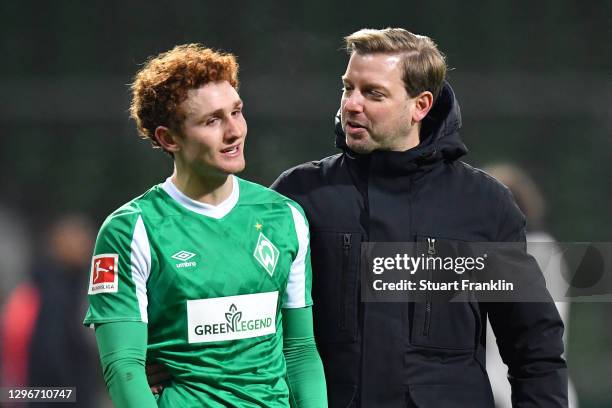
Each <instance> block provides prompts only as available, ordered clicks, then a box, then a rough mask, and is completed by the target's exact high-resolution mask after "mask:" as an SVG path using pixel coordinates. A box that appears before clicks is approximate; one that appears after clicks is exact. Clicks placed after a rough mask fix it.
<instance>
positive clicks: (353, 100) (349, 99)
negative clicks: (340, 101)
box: [344, 91, 363, 112]
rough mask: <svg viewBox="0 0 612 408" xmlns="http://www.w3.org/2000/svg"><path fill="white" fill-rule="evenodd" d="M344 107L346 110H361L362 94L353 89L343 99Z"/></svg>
mask: <svg viewBox="0 0 612 408" xmlns="http://www.w3.org/2000/svg"><path fill="white" fill-rule="evenodd" d="M344 109H345V110H346V111H348V112H363V96H362V95H361V93H359V92H356V91H353V92H352V93H351V94H350V95H348V96H346V97H345V99H344Z"/></svg>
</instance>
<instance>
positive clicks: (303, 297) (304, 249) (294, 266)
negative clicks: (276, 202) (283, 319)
mask: <svg viewBox="0 0 612 408" xmlns="http://www.w3.org/2000/svg"><path fill="white" fill-rule="evenodd" d="M287 205H288V206H289V208H290V209H291V216H292V217H293V225H294V229H295V232H294V233H295V235H296V237H297V244H298V250H297V254H296V256H295V258H294V260H293V262H292V263H291V269H290V271H289V280H288V283H287V289H286V290H285V293H284V295H283V302H282V307H284V308H300V307H306V306H311V305H312V297H311V294H310V291H311V287H312V266H311V264H310V232H309V227H308V221H307V220H306V216H305V215H304V211H303V210H302V208H301V207H300V206H299V205H298V204H296V203H293V202H292V203H287Z"/></svg>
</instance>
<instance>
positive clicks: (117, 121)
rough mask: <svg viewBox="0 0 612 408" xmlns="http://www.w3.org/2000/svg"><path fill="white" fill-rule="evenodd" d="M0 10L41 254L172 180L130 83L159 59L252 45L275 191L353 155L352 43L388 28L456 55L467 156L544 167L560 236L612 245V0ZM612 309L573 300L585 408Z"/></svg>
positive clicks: (602, 375)
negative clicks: (344, 95) (348, 81)
mask: <svg viewBox="0 0 612 408" xmlns="http://www.w3.org/2000/svg"><path fill="white" fill-rule="evenodd" d="M0 16H1V19H2V25H1V28H0V32H1V36H0V37H1V38H0V55H1V56H2V57H1V58H2V63H1V64H0V90H1V93H0V141H1V145H0V174H1V176H0V207H1V208H3V209H4V210H5V211H6V212H7V213H8V214H10V218H11V219H13V220H18V221H19V222H21V223H22V225H23V226H24V230H25V231H26V235H27V237H28V240H29V241H30V242H31V243H32V247H33V248H34V249H33V250H32V253H36V243H37V242H38V241H37V237H38V236H39V234H40V232H41V231H42V230H43V228H44V227H45V226H46V225H47V224H48V223H49V222H50V221H51V220H53V219H54V218H55V217H57V216H59V215H61V214H64V213H67V212H80V213H85V214H87V215H88V216H90V217H91V218H92V220H93V221H94V223H95V225H99V224H100V223H101V222H102V220H103V219H104V217H105V216H106V215H107V214H108V213H110V212H111V211H112V210H114V209H115V208H117V207H118V206H119V205H121V204H122V203H124V202H126V201H128V200H130V199H131V198H133V197H134V196H136V195H138V194H140V193H141V192H144V191H145V190H146V189H147V188H149V187H150V186H151V185H153V184H155V183H158V182H161V181H163V180H164V179H165V177H167V175H169V174H170V173H171V171H172V163H171V161H170V159H169V158H167V157H166V156H165V155H163V154H162V153H161V152H160V151H158V150H153V149H151V148H150V145H149V143H148V142H146V141H143V140H139V138H138V136H137V134H136V130H135V126H134V124H133V123H132V122H131V121H130V120H129V119H128V113H127V108H128V104H129V92H128V86H127V84H129V83H130V82H131V80H132V77H133V75H134V73H135V71H136V70H137V69H138V67H139V64H141V63H142V62H144V61H145V59H146V58H147V57H148V56H150V55H153V54H157V53H159V52H161V51H166V50H168V49H169V48H171V47H173V46H174V45H176V44H180V43H187V42H201V43H204V44H205V45H207V46H210V47H213V48H220V49H223V50H226V51H230V52H233V53H235V54H236V55H238V57H239V62H240V64H241V83H242V85H241V88H240V91H241V96H242V98H243V99H244V101H245V115H246V117H247V121H248V124H249V137H248V139H247V146H246V157H247V171H246V172H245V173H244V174H243V175H242V176H243V177H245V178H248V179H250V180H253V181H256V182H259V183H261V184H265V185H269V184H270V183H271V182H272V181H273V180H274V179H275V178H276V177H277V176H278V174H280V172H281V171H283V170H284V169H286V168H288V167H290V166H292V165H295V164H298V163H301V162H304V161H307V160H313V159H317V158H320V157H323V156H327V155H331V154H335V153H336V150H335V149H334V147H333V138H334V136H333V116H334V114H335V112H336V110H337V109H338V106H339V99H340V88H341V81H340V75H341V74H342V73H343V72H344V68H345V66H346V61H347V57H346V55H345V54H344V52H342V51H340V47H341V44H342V37H343V36H345V35H348V34H350V33H352V32H354V31H356V30H358V29H360V28H363V27H371V28H383V27H387V26H397V27H404V28H407V29H409V30H411V31H413V32H415V33H421V34H425V35H428V36H430V37H432V38H433V39H434V40H435V41H436V42H437V44H438V45H439V48H440V49H441V50H442V51H443V52H444V53H445V54H446V56H447V61H448V64H449V66H450V67H451V68H453V69H452V71H450V73H449V79H450V82H451V84H452V85H453V86H454V88H455V91H456V94H457V96H458V99H459V102H460V104H461V108H462V114H463V131H462V136H463V139H464V141H465V143H466V144H467V146H468V148H469V149H470V154H469V155H468V157H467V158H466V161H468V162H469V163H470V164H473V165H476V166H483V165H486V164H490V163H493V162H497V161H511V162H514V163H516V164H518V165H519V166H521V167H522V168H524V169H525V170H527V171H528V172H529V173H530V174H531V175H533V177H534V178H535V180H536V182H537V183H538V184H539V185H540V186H541V188H542V190H543V192H544V194H545V196H546V198H547V203H548V206H547V208H548V216H547V219H546V221H547V222H546V226H547V229H548V231H550V232H551V233H552V234H553V235H554V236H555V238H557V240H559V241H564V242H568V241H610V235H611V234H610V228H611V226H612V211H610V203H611V202H612V189H611V188H610V183H611V180H612V178H611V177H610V175H611V171H612V160H611V159H612V155H611V152H612V140H611V137H610V136H611V134H612V53H610V43H611V40H612V17H611V16H612V2H608V1H582V2H579V1H571V0H555V1H529V2H526V1H509V0H504V1H496V2H484V1H483V2H474V1H455V2H453V1H446V2H410V1H401V2H386V1H369V2H356V1H338V2H334V3H333V4H332V2H329V1H322V0H311V1H309V2H307V3H298V2H283V3H282V2H271V1H250V2H247V1H244V2H238V1H224V2H216V3H213V2H205V1H184V2H177V1H174V2H170V1H158V2H145V1H125V0H124V1H104V2H103V1H88V2H84V1H49V2H42V1H40V2H36V1H19V2H17V1H8V0H6V1H2V2H0ZM84 273H87V272H86V271H84ZM19 279H22V277H21V276H20V277H18V278H17V280H19ZM8 282H9V283H8V284H7V283H5V284H4V289H3V292H6V291H8V290H9V289H10V286H11V285H13V284H14V282H15V280H8ZM0 301H2V298H0ZM611 312H612V307H611V306H610V304H609V303H577V304H573V305H572V312H571V314H572V318H571V323H570V327H569V335H570V338H569V350H568V355H567V357H568V359H569V362H570V368H571V373H572V376H573V379H574V383H575V385H576V387H577V390H578V394H579V396H580V399H581V403H582V406H583V407H604V406H610V404H611V403H612V399H610V398H611V397H610V394H609V389H610V387H611V386H612V375H611V371H612V370H611V369H610V366H611V364H612V329H611V325H610V323H609V316H610V313H611Z"/></svg>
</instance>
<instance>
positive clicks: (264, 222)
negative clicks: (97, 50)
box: [85, 44, 327, 408]
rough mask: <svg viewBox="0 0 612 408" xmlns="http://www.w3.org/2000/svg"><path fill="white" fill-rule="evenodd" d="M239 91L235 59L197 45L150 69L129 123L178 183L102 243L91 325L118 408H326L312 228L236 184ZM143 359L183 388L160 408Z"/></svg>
mask: <svg viewBox="0 0 612 408" xmlns="http://www.w3.org/2000/svg"><path fill="white" fill-rule="evenodd" d="M237 86H238V65H237V63H236V60H235V58H234V56H233V55H231V54H221V53H218V52H215V51H213V50H210V49H207V48H204V47H202V46H200V45H198V44H189V45H182V46H177V47H175V48H174V49H172V50H171V51H168V52H166V53H163V54H160V55H159V56H157V57H155V58H153V59H151V60H149V61H148V62H147V63H146V64H145V66H144V67H143V68H142V69H141V70H140V71H139V72H138V73H137V75H136V78H135V81H134V84H133V85H132V91H133V99H132V105H131V116H132V117H133V118H134V119H135V121H136V124H137V126H138V130H139V132H140V134H141V135H142V136H143V137H145V138H148V139H150V140H151V142H152V143H153V144H154V145H155V146H157V147H160V148H161V149H163V150H164V151H165V152H167V153H169V154H170V155H171V156H172V157H173V158H174V172H173V174H172V175H171V176H170V177H169V178H168V179H167V180H166V181H165V182H164V183H162V184H159V185H156V186H154V187H153V188H151V189H150V190H148V191H147V192H145V193H144V194H143V195H141V196H139V197H137V198H135V199H134V200H132V201H130V202H129V203H127V204H125V205H124V206H122V207H120V208H119V209H118V210H116V211H115V212H114V213H112V214H111V215H110V216H109V217H108V218H107V219H106V221H105V222H104V224H103V226H102V228H101V229H100V232H99V234H98V238H97V241H96V246H95V252H94V257H93V260H92V263H91V277H90V285H89V295H90V296H89V301H90V308H89V310H88V312H87V316H86V317H85V324H87V325H93V326H94V327H95V331H96V338H97V341H98V348H99V351H100V358H101V361H102V366H103V370H104V378H105V380H106V383H107V386H108V390H109V393H110V396H111V398H112V400H113V402H114V403H115V405H116V406H118V407H137V408H143V407H154V406H160V407H201V406H206V407H228V406H237V407H288V406H289V404H290V402H291V405H292V406H297V407H325V406H327V403H326V397H325V380H324V375H323V369H322V366H321V362H320V358H319V356H318V353H317V350H316V347H315V344H314V338H313V333H312V313H311V304H312V301H311V297H310V286H311V269H310V253H309V252H310V250H309V232H308V223H307V221H306V218H305V217H304V214H303V212H302V210H301V208H300V207H299V206H298V205H297V204H295V203H294V202H292V201H291V200H289V199H287V198H285V197H283V196H281V195H279V194H278V193H275V192H273V191H271V190H269V189H267V188H264V187H262V186H259V185H257V184H253V183H250V182H247V181H245V180H241V179H239V178H238V177H236V176H234V174H235V173H238V172H240V171H242V170H243V169H244V166H245V160H244V155H243V151H244V141H245V137H246V133H247V126H246V122H245V119H244V116H243V114H242V106H243V102H242V100H241V99H240V97H239V95H238V93H237V90H236V89H237ZM145 359H147V360H149V361H152V362H155V363H159V364H163V366H165V367H166V369H167V370H169V372H170V374H171V377H172V380H171V382H170V384H167V385H165V387H164V390H163V392H162V393H161V395H159V396H157V397H154V396H153V395H152V393H151V391H150V389H149V386H148V384H147V380H146V376H145V368H144V362H145ZM156 398H157V401H156Z"/></svg>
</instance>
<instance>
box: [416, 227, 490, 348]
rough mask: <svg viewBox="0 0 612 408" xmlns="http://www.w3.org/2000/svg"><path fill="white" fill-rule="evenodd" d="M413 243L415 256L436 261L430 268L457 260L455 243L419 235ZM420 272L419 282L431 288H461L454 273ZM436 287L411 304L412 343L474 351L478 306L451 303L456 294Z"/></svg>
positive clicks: (459, 302)
mask: <svg viewBox="0 0 612 408" xmlns="http://www.w3.org/2000/svg"><path fill="white" fill-rule="evenodd" d="M416 241H417V245H416V248H417V253H418V254H423V255H424V256H425V257H427V258H436V261H437V262H432V263H431V265H441V264H444V261H446V260H447V259H449V258H451V259H456V258H457V257H459V256H460V253H458V252H457V250H458V249H457V248H458V246H457V245H456V241H452V240H448V239H441V238H435V237H431V236H421V235H419V236H417V237H416ZM441 260H442V261H441ZM447 262H448V261H447ZM419 273H420V274H421V275H422V277H421V278H420V279H423V280H425V281H428V282H431V283H432V284H433V285H440V284H441V285H446V287H447V288H448V287H451V288H452V286H451V285H452V284H453V282H458V283H457V285H459V287H460V285H461V280H462V276H461V275H460V274H457V273H455V272H454V271H453V270H450V271H449V270H445V269H442V270H441V269H438V268H437V267H434V268H427V269H426V270H422V271H419ZM439 288H440V286H436V287H434V289H431V290H426V291H424V293H423V295H422V296H421V297H420V298H419V301H418V302H416V303H414V312H413V314H412V325H411V336H410V342H411V344H412V345H415V346H424V347H435V348H444V349H459V350H465V349H473V348H475V347H476V342H477V337H478V335H479V325H480V319H479V317H478V313H477V308H478V305H477V304H475V303H474V302H473V301H470V300H468V299H465V300H461V301H456V302H451V301H450V300H451V299H452V298H453V297H454V296H455V295H457V292H456V291H454V290H452V289H449V290H440V289H439Z"/></svg>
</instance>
